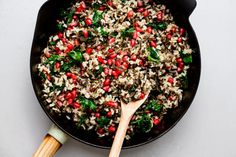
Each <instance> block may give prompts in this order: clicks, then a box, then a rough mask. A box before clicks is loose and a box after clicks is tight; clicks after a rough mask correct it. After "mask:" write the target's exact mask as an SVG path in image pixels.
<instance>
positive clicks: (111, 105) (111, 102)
mask: <svg viewBox="0 0 236 157" xmlns="http://www.w3.org/2000/svg"><path fill="white" fill-rule="evenodd" d="M106 105H108V106H110V107H117V106H118V104H117V102H115V101H107V102H106Z"/></svg>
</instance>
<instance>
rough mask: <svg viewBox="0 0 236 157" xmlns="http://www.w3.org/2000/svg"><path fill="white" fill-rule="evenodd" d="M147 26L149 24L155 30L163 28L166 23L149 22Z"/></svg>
mask: <svg viewBox="0 0 236 157" xmlns="http://www.w3.org/2000/svg"><path fill="white" fill-rule="evenodd" d="M148 26H151V27H152V28H154V29H156V30H161V31H163V30H165V29H166V28H167V24H166V23H165V22H159V23H149V24H148Z"/></svg>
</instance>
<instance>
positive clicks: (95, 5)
mask: <svg viewBox="0 0 236 157" xmlns="http://www.w3.org/2000/svg"><path fill="white" fill-rule="evenodd" d="M100 6H101V5H100V4H98V3H93V5H92V7H93V9H95V10H97V9H99V7H100Z"/></svg>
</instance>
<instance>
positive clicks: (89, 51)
mask: <svg viewBox="0 0 236 157" xmlns="http://www.w3.org/2000/svg"><path fill="white" fill-rule="evenodd" d="M92 51H93V48H91V47H88V48H87V49H86V53H87V54H89V55H90V54H91V53H92Z"/></svg>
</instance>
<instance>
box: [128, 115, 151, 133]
mask: <svg viewBox="0 0 236 157" xmlns="http://www.w3.org/2000/svg"><path fill="white" fill-rule="evenodd" d="M132 123H133V124H136V125H137V128H138V129H139V130H140V131H141V132H144V133H146V132H149V131H150V130H151V129H152V126H153V124H152V122H151V118H150V117H149V116H148V115H146V114H143V115H141V117H140V118H139V119H137V120H136V121H134V122H132Z"/></svg>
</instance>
